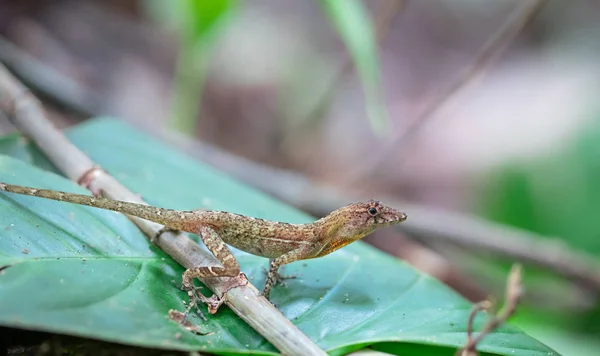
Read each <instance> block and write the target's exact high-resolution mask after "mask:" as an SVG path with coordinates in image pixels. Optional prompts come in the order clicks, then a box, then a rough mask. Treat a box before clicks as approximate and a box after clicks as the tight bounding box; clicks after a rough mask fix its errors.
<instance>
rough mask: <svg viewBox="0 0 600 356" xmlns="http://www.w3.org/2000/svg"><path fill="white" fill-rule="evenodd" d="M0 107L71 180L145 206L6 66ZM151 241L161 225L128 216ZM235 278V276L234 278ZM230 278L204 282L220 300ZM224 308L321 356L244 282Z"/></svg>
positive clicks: (193, 262) (185, 245) (195, 248)
mask: <svg viewBox="0 0 600 356" xmlns="http://www.w3.org/2000/svg"><path fill="white" fill-rule="evenodd" d="M0 109H1V110H2V111H4V112H5V113H6V115H7V116H8V117H9V118H10V119H11V120H12V123H13V124H14V125H15V126H16V127H18V128H19V129H20V130H21V132H22V133H23V134H24V135H27V136H28V137H30V138H31V139H33V140H34V141H35V143H36V144H37V145H38V147H39V148H40V149H41V150H42V151H43V152H44V153H45V154H46V155H47V156H48V158H49V159H50V160H51V161H52V162H53V163H54V164H55V165H56V166H57V167H58V168H59V169H60V170H61V171H62V172H63V173H64V174H65V175H66V176H68V177H69V178H70V179H72V180H75V181H77V180H79V179H80V178H81V177H82V176H84V175H85V174H86V173H88V172H90V171H93V172H95V176H94V177H92V179H91V181H89V180H88V183H90V185H91V187H90V188H91V190H92V191H95V192H102V193H103V194H104V195H105V196H107V197H109V198H112V199H119V200H125V201H131V202H138V203H143V201H142V200H141V199H140V198H139V197H138V196H137V195H136V194H134V193H132V192H130V191H128V190H127V188H125V187H124V186H123V185H121V184H120V183H119V182H118V181H117V180H116V179H115V178H113V177H112V176H110V175H108V174H106V173H104V172H103V171H101V170H95V169H94V167H96V166H97V165H96V164H95V163H94V162H93V161H92V160H91V159H90V158H89V157H87V156H86V155H85V154H84V153H83V152H81V151H80V150H79V149H78V148H77V147H75V146H74V145H73V144H72V143H71V142H69V140H67V138H66V137H65V136H64V135H63V134H62V133H61V132H59V131H58V130H56V129H55V128H54V127H53V126H52V124H51V123H50V122H49V121H48V120H47V118H46V117H45V114H44V112H43V109H42V107H41V105H40V104H39V102H38V100H37V99H36V98H35V97H34V96H33V95H32V94H31V93H30V92H29V91H28V90H27V88H25V87H24V86H23V85H22V84H21V83H19V82H18V81H17V80H16V79H15V78H14V77H13V76H12V75H11V74H10V73H9V72H8V71H7V70H6V68H5V67H4V66H2V65H0ZM131 220H132V221H133V222H134V223H136V224H137V225H138V226H139V227H140V229H141V230H142V231H143V232H144V233H145V234H146V235H147V236H149V237H150V238H152V237H155V236H156V235H157V233H158V232H159V231H161V229H162V228H163V227H162V225H159V224H156V223H152V222H150V221H147V220H143V219H139V218H131ZM156 244H157V246H158V247H160V248H161V249H162V250H163V251H165V252H166V253H167V254H168V255H169V256H171V257H172V258H173V259H175V260H176V261H177V262H179V263H180V264H181V265H182V266H184V267H185V268H190V267H193V266H198V265H218V262H217V261H216V259H215V258H214V257H213V256H212V255H211V254H209V253H208V252H206V251H204V250H203V249H202V248H200V246H199V245H198V244H197V243H195V242H194V241H193V240H191V239H190V238H189V237H188V236H187V235H185V234H175V233H172V232H165V233H163V234H162V235H161V236H160V238H159V239H157V241H156ZM234 278H237V277H234ZM229 281H230V278H209V279H203V280H202V282H203V283H204V284H205V285H206V286H207V287H209V288H210V289H211V290H212V291H213V292H215V293H216V294H217V295H218V296H223V294H224V291H227V287H228V282H229ZM226 303H227V305H228V306H229V307H230V308H231V309H232V310H233V311H234V312H235V313H236V314H238V316H240V317H241V318H242V319H243V320H244V321H246V322H247V323H248V324H249V325H250V326H252V327H253V328H254V329H255V330H256V331H257V332H259V333H260V334H261V335H263V336H264V337H265V338H266V339H267V340H269V341H270V342H271V343H272V344H273V346H275V347H276V348H277V349H279V350H280V351H281V352H282V353H284V354H286V355H325V353H324V352H323V351H322V350H321V349H319V348H318V347H317V346H316V345H315V344H314V343H313V342H312V341H311V340H310V339H309V338H308V337H307V336H305V335H304V334H303V333H302V332H300V331H299V330H298V329H297V328H296V327H295V326H294V325H293V324H292V323H291V322H290V321H289V320H288V319H286V318H285V317H284V316H283V315H282V314H281V312H279V311H278V310H277V309H276V308H275V307H274V306H273V305H272V304H271V303H269V302H268V301H267V300H266V299H265V298H264V297H261V296H260V295H259V293H258V290H257V289H256V288H255V287H254V286H252V285H251V284H250V283H248V284H247V285H245V286H240V287H235V288H232V289H229V290H228V291H227V293H226Z"/></svg>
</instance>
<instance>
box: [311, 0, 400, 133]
mask: <svg viewBox="0 0 600 356" xmlns="http://www.w3.org/2000/svg"><path fill="white" fill-rule="evenodd" d="M320 3H321V6H322V7H323V9H324V10H325V13H326V14H327V15H328V16H329V19H330V20H331V22H332V23H333V25H334V26H335V27H336V29H337V31H338V32H339V34H340V36H341V37H342V40H343V41H344V43H345V44H346V48H347V49H348V52H349V53H350V56H351V57H352V60H353V62H354V65H355V66H356V71H357V73H358V76H359V78H360V80H361V82H362V86H363V90H364V93H365V101H366V107H367V116H368V117H369V122H370V124H371V128H372V129H373V131H375V132H376V133H379V134H381V133H383V132H385V130H386V129H387V128H388V126H389V120H388V117H387V113H386V110H385V104H384V100H383V98H382V94H381V89H380V72H379V59H378V55H377V53H378V50H377V41H376V38H375V34H374V32H373V24H372V23H371V21H370V19H369V17H368V13H367V10H366V9H365V7H364V6H363V4H362V2H361V1H359V0H320Z"/></svg>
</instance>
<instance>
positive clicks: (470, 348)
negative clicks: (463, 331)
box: [456, 264, 523, 356]
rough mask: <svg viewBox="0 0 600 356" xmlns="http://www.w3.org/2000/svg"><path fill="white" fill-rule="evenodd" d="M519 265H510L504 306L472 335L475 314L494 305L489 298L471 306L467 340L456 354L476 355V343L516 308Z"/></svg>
mask: <svg viewBox="0 0 600 356" xmlns="http://www.w3.org/2000/svg"><path fill="white" fill-rule="evenodd" d="M521 280H522V276H521V266H520V265H518V264H515V265H513V266H512V268H511V270H510V273H509V275H508V280H507V282H506V295H505V297H504V308H503V309H502V310H501V311H500V312H499V313H498V315H494V314H493V313H492V315H490V316H489V320H488V322H487V323H486V324H485V325H484V327H483V330H481V332H480V333H479V334H478V335H477V337H473V323H474V321H475V316H476V315H477V313H478V312H480V311H490V310H491V309H492V308H493V307H494V303H493V302H492V301H490V300H484V301H483V302H479V303H477V304H475V305H474V306H473V310H472V311H471V315H470V316H469V321H468V324H467V342H466V345H465V346H464V347H463V348H462V349H460V350H458V351H457V352H456V355H457V356H477V355H478V353H477V350H476V349H477V344H478V343H480V342H481V340H483V338H484V337H485V336H486V335H489V334H490V333H491V332H492V331H494V330H496V328H498V327H499V326H500V325H502V324H504V323H505V322H506V320H508V318H510V317H511V316H512V315H513V314H514V313H515V310H516V309H517V305H518V304H519V301H520V300H521V297H522V296H523V285H522V283H521Z"/></svg>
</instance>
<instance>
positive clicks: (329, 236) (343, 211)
mask: <svg viewBox="0 0 600 356" xmlns="http://www.w3.org/2000/svg"><path fill="white" fill-rule="evenodd" d="M404 220H406V214H405V213H403V212H401V211H398V210H396V209H394V208H392V207H389V206H387V205H384V204H381V203H380V202H378V201H375V200H369V201H366V202H360V203H353V204H349V205H346V206H344V207H342V208H339V209H337V210H335V211H333V212H332V213H331V214H329V215H328V216H326V217H324V218H323V219H321V220H320V223H321V225H322V230H321V237H322V239H321V242H322V244H323V249H322V250H321V251H320V252H319V256H324V255H327V254H329V253H331V252H333V251H335V250H337V249H339V248H341V247H343V246H345V245H347V244H349V243H351V242H353V241H356V240H358V239H361V238H363V237H365V236H367V235H369V234H370V233H372V232H373V231H375V230H376V229H378V228H380V227H386V226H390V225H395V224H398V223H401V222H403V221H404Z"/></svg>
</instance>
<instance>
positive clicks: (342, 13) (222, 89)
mask: <svg viewBox="0 0 600 356" xmlns="http://www.w3.org/2000/svg"><path fill="white" fill-rule="evenodd" d="M340 4H341V5H340ZM0 35H1V37H0V61H1V62H2V63H4V64H5V65H7V66H8V67H9V68H10V69H11V70H12V71H13V73H14V74H16V75H17V76H18V77H19V78H20V79H21V80H23V81H24V82H25V83H26V84H27V85H28V86H29V87H30V88H31V89H32V91H33V92H34V93H35V94H36V95H38V96H39V97H40V98H41V99H42V101H43V103H44V105H45V107H46V108H47V110H48V113H49V115H50V117H51V118H52V119H53V120H54V122H55V123H56V124H57V125H58V126H59V127H62V128H67V127H69V126H72V125H76V124H78V123H81V122H83V121H85V120H88V119H90V118H91V117H97V116H106V115H109V116H113V117H118V118H120V119H122V120H124V121H127V122H129V123H131V124H132V125H134V126H136V127H139V128H141V129H142V130H145V131H147V132H150V133H152V134H153V135H155V136H157V137H161V138H162V139H164V140H165V141H167V142H169V143H171V144H172V145H174V146H177V147H179V148H180V149H182V150H184V151H186V152H187V153H188V154H190V155H193V156H195V157H197V158H198V159H200V160H203V161H207V162H209V163H210V164H212V165H215V166H217V167H218V168H220V169H223V170H225V171H227V172H229V173H230V174H232V175H234V176H236V177H238V178H239V179H242V180H245V181H247V182H248V183H250V184H253V185H255V186H258V187H259V188H261V189H263V190H266V191H267V193H270V194H273V195H275V196H277V197H280V198H282V199H284V200H287V201H288V202H289V203H290V204H293V205H296V206H298V207H300V208H303V209H306V210H309V211H310V212H311V213H313V214H315V215H322V214H326V213H327V211H329V210H331V209H333V208H335V207H337V206H339V203H347V202H350V201H352V200H355V198H362V197H373V198H378V199H381V200H383V201H385V202H394V203H397V204H398V207H399V208H403V206H402V205H401V204H402V203H406V204H408V205H407V206H409V207H414V210H415V211H417V210H418V211H419V212H422V214H417V220H418V221H419V223H420V226H421V227H422V229H420V230H419V231H418V233H416V232H415V229H414V228H413V229H408V231H406V232H405V233H403V234H402V233H399V232H394V231H384V232H381V233H378V234H375V235H373V236H372V237H369V238H368V239H367V241H368V242H369V243H371V244H373V245H375V246H377V247H379V248H381V249H383V250H385V251H387V252H388V253H390V254H393V255H396V256H398V257H400V258H402V259H405V260H406V261H408V262H409V263H411V264H413V265H414V266H416V267H417V268H419V269H422V270H424V271H426V272H427V273H430V274H432V275H434V276H435V277H436V278H438V279H440V280H442V281H443V282H444V283H446V284H448V285H449V286H450V287H452V288H454V289H455V290H456V291H458V292H459V293H461V294H463V295H464V296H465V297H466V298H468V299H469V300H472V301H478V300H482V299H484V298H486V297H487V296H488V295H490V294H492V295H495V296H497V297H498V298H499V299H501V298H502V293H503V290H504V283H505V279H506V274H507V272H508V270H509V268H510V265H511V264H512V263H513V262H515V261H520V262H522V263H523V264H524V267H525V285H526V288H527V291H526V293H527V294H526V297H525V300H524V301H523V303H522V305H521V306H520V310H519V313H517V315H516V316H515V318H514V319H513V322H514V324H516V325H518V326H520V327H521V328H523V329H524V330H525V331H526V332H527V333H529V334H531V335H532V336H534V337H537V338H538V339H540V340H541V341H543V342H545V343H547V344H548V345H549V346H551V347H553V348H555V349H556V350H557V351H559V352H562V353H563V354H565V355H584V354H589V355H592V354H594V355H595V354H597V351H598V350H600V340H599V338H598V335H599V334H600V322H598V319H599V318H600V304H599V301H598V292H599V291H600V269H598V266H599V265H600V261H598V258H599V257H600V216H599V214H600V100H599V98H600V65H599V64H598V63H599V62H598V56H599V55H600V40H599V39H600V2H598V1H596V0H579V1H568V0H552V1H533V0H531V1H523V0H498V1H485V2H481V1H473V0H439V1H399V0H379V1H375V0H367V1H363V2H360V1H348V2H347V3H343V2H335V1H320V2H319V1H294V0H253V1H251V2H250V1H246V2H244V1H233V0H231V1H226V0H214V1H201V0H175V1H161V0H119V1H116V0H104V1H98V0H0ZM11 130H12V128H11V127H10V126H9V124H8V123H7V122H5V121H0V131H1V132H2V133H6V132H10V131H11ZM596 179H599V181H596ZM404 210H405V211H407V213H408V215H409V219H411V216H412V215H411V210H410V209H408V208H406V209H404ZM429 212H430V213H431V214H430V215H428V214H429ZM428 217H429V219H428ZM479 223H482V224H483V225H482V224H479ZM473 224H475V225H473ZM477 224H479V225H477ZM475 227H477V229H475ZM488 228H493V229H496V230H494V231H491V230H488ZM514 228H516V229H514ZM493 229H492V230H493ZM498 229H504V230H501V231H503V232H504V234H500V233H498V231H500V230H498ZM446 230H447V231H446ZM440 231H443V233H440ZM411 232H412V233H411ZM440 234H441V235H444V236H445V237H444V238H440ZM504 237H505V238H504ZM584 262H585V263H584Z"/></svg>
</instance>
